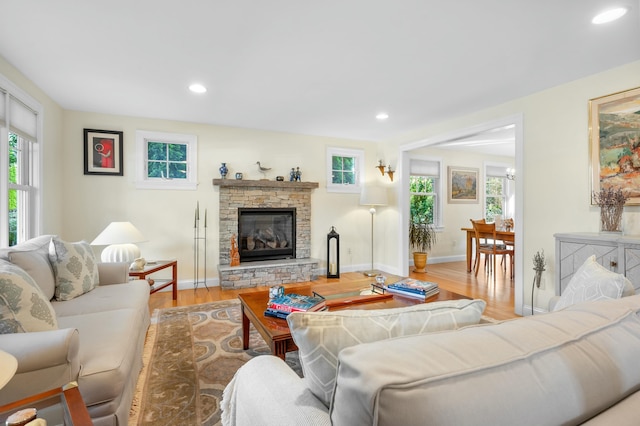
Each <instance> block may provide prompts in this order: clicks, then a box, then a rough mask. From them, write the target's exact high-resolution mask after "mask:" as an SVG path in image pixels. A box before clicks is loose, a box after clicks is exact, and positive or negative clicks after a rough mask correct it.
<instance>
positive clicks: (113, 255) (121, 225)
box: [91, 222, 146, 263]
mask: <svg viewBox="0 0 640 426" xmlns="http://www.w3.org/2000/svg"><path fill="white" fill-rule="evenodd" d="M143 241H146V239H145V238H144V236H143V235H142V233H141V232H140V231H138V228H136V227H135V226H133V224H132V223H131V222H111V223H110V224H109V226H107V227H106V228H105V229H104V231H102V232H101V233H100V235H98V236H97V237H96V239H95V240H93V241H92V242H91V245H92V246H108V247H105V249H104V250H102V254H101V256H100V259H101V260H102V261H103V262H128V263H131V262H133V261H134V260H135V259H137V258H139V257H140V249H139V248H138V246H136V245H135V243H141V242H143Z"/></svg>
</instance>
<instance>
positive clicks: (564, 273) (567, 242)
mask: <svg viewBox="0 0 640 426" xmlns="http://www.w3.org/2000/svg"><path fill="white" fill-rule="evenodd" d="M555 238H556V294H558V295H559V294H562V291H563V290H564V289H565V288H566V287H567V285H568V284H569V281H570V280H571V277H573V274H574V273H575V272H576V271H577V270H578V268H580V266H582V264H583V263H584V261H585V260H587V259H588V258H589V257H590V256H592V255H595V256H596V261H597V262H598V263H599V264H601V265H602V266H604V267H605V268H607V269H609V270H611V271H613V272H619V273H620V272H622V271H624V269H623V265H621V262H620V244H619V243H618V241H617V238H611V237H610V236H608V235H607V236H605V237H604V238H602V237H600V235H599V234H586V233H576V234H556V235H555ZM639 247H640V246H639ZM637 254H638V255H640V248H639V249H638V252H637ZM638 276H639V277H640V269H639V270H638Z"/></svg>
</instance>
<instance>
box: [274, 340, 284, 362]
mask: <svg viewBox="0 0 640 426" xmlns="http://www.w3.org/2000/svg"><path fill="white" fill-rule="evenodd" d="M271 353H272V354H273V355H275V356H277V357H279V358H280V359H282V360H283V361H284V358H285V355H286V353H287V341H286V340H278V341H277V342H273V343H272V344H271Z"/></svg>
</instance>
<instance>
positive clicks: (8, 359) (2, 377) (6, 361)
mask: <svg viewBox="0 0 640 426" xmlns="http://www.w3.org/2000/svg"><path fill="white" fill-rule="evenodd" d="M17 370H18V360H17V359H16V358H15V357H14V356H13V355H11V354H8V353H6V352H4V351H0V389H2V388H3V387H4V385H6V384H7V383H9V380H11V379H12V378H13V376H14V375H15V374H16V371H17Z"/></svg>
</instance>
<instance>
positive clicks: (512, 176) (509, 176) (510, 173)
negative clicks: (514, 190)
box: [507, 168, 516, 180]
mask: <svg viewBox="0 0 640 426" xmlns="http://www.w3.org/2000/svg"><path fill="white" fill-rule="evenodd" d="M507 179H509V180H516V169H512V168H508V169H507Z"/></svg>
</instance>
